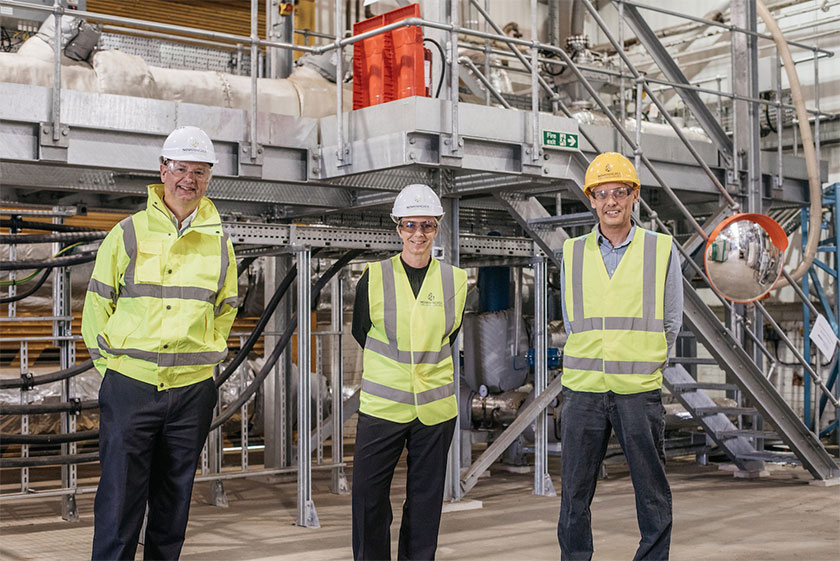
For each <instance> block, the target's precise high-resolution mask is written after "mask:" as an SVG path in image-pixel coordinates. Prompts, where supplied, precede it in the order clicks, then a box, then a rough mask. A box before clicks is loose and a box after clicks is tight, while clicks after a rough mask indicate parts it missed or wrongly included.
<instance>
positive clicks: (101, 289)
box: [87, 278, 117, 304]
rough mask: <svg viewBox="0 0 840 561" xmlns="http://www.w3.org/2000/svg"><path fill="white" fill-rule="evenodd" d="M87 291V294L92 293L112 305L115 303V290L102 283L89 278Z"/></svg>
mask: <svg viewBox="0 0 840 561" xmlns="http://www.w3.org/2000/svg"><path fill="white" fill-rule="evenodd" d="M87 289H88V292H93V293H94V294H96V295H99V296H101V297H103V298H105V299H106V300H110V301H111V302H113V303H114V304H116V303H117V290H116V289H115V288H114V287H113V286H108V285H107V284H105V283H104V282H101V281H98V280H96V279H94V278H91V279H90V282H89V283H88V288H87Z"/></svg>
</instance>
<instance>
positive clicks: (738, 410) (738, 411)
mask: <svg viewBox="0 0 840 561" xmlns="http://www.w3.org/2000/svg"><path fill="white" fill-rule="evenodd" d="M691 413H693V414H694V415H699V416H701V417H708V416H710V415H717V414H718V413H723V414H724V415H757V414H758V410H757V409H756V408H755V407H697V408H696V409H694V411H692V412H691Z"/></svg>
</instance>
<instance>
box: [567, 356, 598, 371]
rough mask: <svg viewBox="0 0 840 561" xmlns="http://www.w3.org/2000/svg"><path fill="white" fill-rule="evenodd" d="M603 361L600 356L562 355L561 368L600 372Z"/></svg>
mask: <svg viewBox="0 0 840 561" xmlns="http://www.w3.org/2000/svg"><path fill="white" fill-rule="evenodd" d="M602 364H603V361H602V360H601V359H600V358H583V357H579V356H571V355H566V354H564V355H563V368H571V369H574V370H593V371H597V372H600V371H601V366H602Z"/></svg>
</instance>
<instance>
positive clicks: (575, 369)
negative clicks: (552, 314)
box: [563, 227, 672, 394]
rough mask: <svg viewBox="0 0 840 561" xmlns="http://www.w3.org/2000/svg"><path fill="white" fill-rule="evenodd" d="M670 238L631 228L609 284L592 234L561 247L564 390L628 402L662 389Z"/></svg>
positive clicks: (602, 259) (595, 233)
mask: <svg viewBox="0 0 840 561" xmlns="http://www.w3.org/2000/svg"><path fill="white" fill-rule="evenodd" d="M671 244H672V238H671V236H667V235H664V234H658V233H655V232H651V231H648V230H643V229H641V228H638V227H637V228H636V230H635V234H634V236H633V241H631V242H630V245H629V246H628V248H627V252H626V253H625V254H624V256H623V257H622V258H621V262H620V263H619V265H618V268H616V270H615V272H614V273H613V276H612V278H610V276H609V275H608V274H607V269H606V266H605V265H604V258H603V257H602V255H601V250H600V248H599V247H598V234H597V232H596V231H593V232H591V233H589V234H586V235H584V236H581V237H578V238H574V239H569V240H566V242H565V243H564V244H563V263H564V266H563V269H564V271H563V273H564V275H565V298H566V314H567V316H568V318H569V323H570V326H569V327H570V334H569V339H568V340H567V341H566V345H565V347H564V348H563V386H565V387H567V388H569V389H571V390H575V391H580V392H607V391H612V392H615V393H619V394H633V393H640V392H645V391H650V390H655V389H658V388H660V387H662V367H663V366H664V365H665V362H666V361H667V358H668V343H667V341H666V339H665V325H664V321H663V318H664V303H663V302H664V298H665V276H666V274H667V272H668V258H669V256H670V254H671Z"/></svg>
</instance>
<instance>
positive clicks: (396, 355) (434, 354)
mask: <svg viewBox="0 0 840 561" xmlns="http://www.w3.org/2000/svg"><path fill="white" fill-rule="evenodd" d="M365 350H369V351H373V352H375V353H376V354H379V355H382V356H384V357H385V358H389V359H391V360H393V361H395V362H399V363H400V364H407V365H411V364H437V363H439V362H440V361H442V360H444V359H446V358H449V357H450V356H452V350H451V349H450V347H449V345H444V346H443V348H441V349H440V350H439V351H414V361H413V362H412V360H411V359H412V353H411V351H401V350H399V349H398V348H397V346H396V344H394V345H389V344H388V343H385V342H383V341H380V340H379V339H374V338H373V337H368V338H367V341H365Z"/></svg>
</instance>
